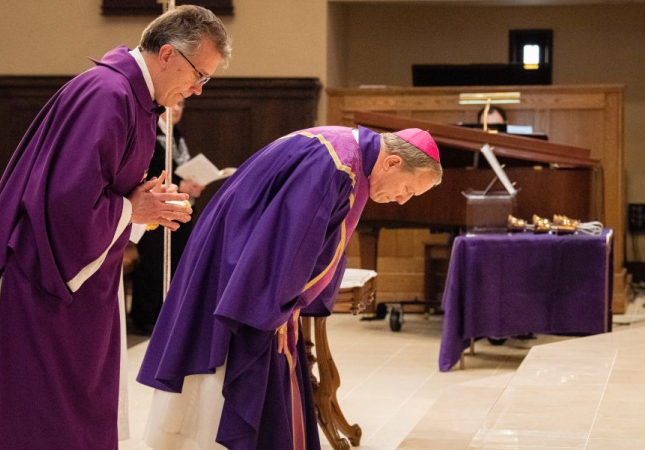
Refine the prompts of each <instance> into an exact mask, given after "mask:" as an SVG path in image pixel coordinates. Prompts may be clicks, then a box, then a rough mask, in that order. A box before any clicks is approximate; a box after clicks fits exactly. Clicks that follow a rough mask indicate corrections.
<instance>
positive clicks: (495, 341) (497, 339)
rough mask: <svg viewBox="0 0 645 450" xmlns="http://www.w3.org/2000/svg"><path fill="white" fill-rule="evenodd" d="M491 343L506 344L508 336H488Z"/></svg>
mask: <svg viewBox="0 0 645 450" xmlns="http://www.w3.org/2000/svg"><path fill="white" fill-rule="evenodd" d="M488 342H490V345H504V344H505V343H506V338H492V337H489V338H488Z"/></svg>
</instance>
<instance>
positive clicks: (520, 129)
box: [506, 125, 533, 134]
mask: <svg viewBox="0 0 645 450" xmlns="http://www.w3.org/2000/svg"><path fill="white" fill-rule="evenodd" d="M506 133H508V134H533V126H532V125H506Z"/></svg>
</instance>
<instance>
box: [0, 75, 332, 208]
mask: <svg viewBox="0 0 645 450" xmlns="http://www.w3.org/2000/svg"><path fill="white" fill-rule="evenodd" d="M70 79H71V78H70V77H0V123H2V124H3V126H2V127H0V167H1V168H2V170H3V171H4V168H5V167H6V165H7V163H8V162H9V159H10V158H11V155H12V154H13V152H14V150H15V148H16V147H17V146H18V144H19V142H20V139H21V138H22V136H23V134H24V133H25V131H26V130H27V128H28V127H29V125H30V124H31V122H32V121H33V119H34V118H35V117H36V115H37V114H38V111H39V110H40V109H41V108H42V107H43V106H44V105H45V103H46V102H47V101H48V100H49V98H50V97H51V96H52V95H53V94H54V93H55V92H56V91H57V90H58V89H59V88H60V87H61V86H63V84H65V83H66V82H67V81H69V80H70ZM319 91H320V82H319V81H318V79H315V78H214V79H212V80H211V81H210V82H209V83H208V84H206V85H205V86H204V89H203V92H202V95H201V96H195V97H191V98H189V99H188V100H187V102H186V109H185V112H184V117H183V118H182V121H181V123H180V124H179V127H180V128H181V130H182V132H183V134H184V136H185V138H186V142H187V144H188V147H189V149H190V151H191V153H192V154H193V155H196V154H197V153H204V154H205V155H206V156H207V157H208V158H209V159H210V160H211V161H213V162H214V163H215V165H217V166H218V167H229V166H239V165H241V164H242V163H243V162H244V161H245V160H246V159H248V158H249V157H250V156H251V155H252V154H253V153H254V152H256V151H257V150H259V149H261V148H262V147H264V146H265V145H266V144H268V143H270V142H271V141H273V140H274V139H276V138H279V137H280V136H283V135H285V134H288V133H290V132H292V131H294V130H298V129H302V128H308V127H312V126H313V125H314V121H315V120H316V111H317V105H318V97H319ZM220 184H221V183H220ZM220 184H218V183H214V184H213V185H211V186H209V187H208V188H207V190H206V192H205V194H204V195H203V196H202V198H200V200H199V203H198V205H197V206H198V209H200V206H201V207H203V205H204V204H205V203H206V202H207V201H208V199H209V198H210V197H211V196H212V194H213V193H214V192H215V190H216V189H217V187H218V186H219V185H220Z"/></svg>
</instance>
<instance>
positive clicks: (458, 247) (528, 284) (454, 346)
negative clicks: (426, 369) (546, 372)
mask: <svg viewBox="0 0 645 450" xmlns="http://www.w3.org/2000/svg"><path fill="white" fill-rule="evenodd" d="M612 236H613V232H612V230H608V229H606V230H604V231H603V234H602V235H600V236H587V235H582V234H576V235H569V236H554V235H548V234H537V235H536V234H533V233H519V234H483V235H473V236H460V237H458V238H456V239H455V242H454V245H453V250H452V256H451V259H450V267H449V269H448V277H447V280H446V288H445V291H444V296H443V309H444V311H445V315H444V323H443V335H442V338H441V350H440V353H439V369H440V370H441V371H442V372H446V371H448V370H450V369H451V368H452V367H453V366H454V365H455V364H456V363H457V362H458V361H459V359H460V357H461V353H462V352H463V351H464V349H466V348H467V347H468V346H469V345H470V339H471V338H475V339H477V338H481V337H490V336H496V337H502V336H514V335H520V334H526V333H530V332H533V333H537V334H569V335H588V334H598V333H603V332H606V331H611V294H612V274H613V267H612V266H613V264H612V242H613V240H612Z"/></svg>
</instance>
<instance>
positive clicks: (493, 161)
mask: <svg viewBox="0 0 645 450" xmlns="http://www.w3.org/2000/svg"><path fill="white" fill-rule="evenodd" d="M479 150H480V151H481V152H482V153H483V154H484V156H485V157H486V161H488V164H490V166H491V167H492V168H493V170H494V171H495V175H497V178H499V181H501V182H502V184H503V185H504V187H505V188H506V190H507V191H508V193H509V194H511V195H513V194H515V192H517V191H516V190H515V188H514V187H513V185H512V184H511V180H509V179H508V177H507V176H506V172H504V169H502V166H500V165H499V161H497V158H496V157H495V155H494V154H493V149H492V148H491V146H490V145H488V144H484V145H482V147H481V148H480V149H479Z"/></svg>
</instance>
